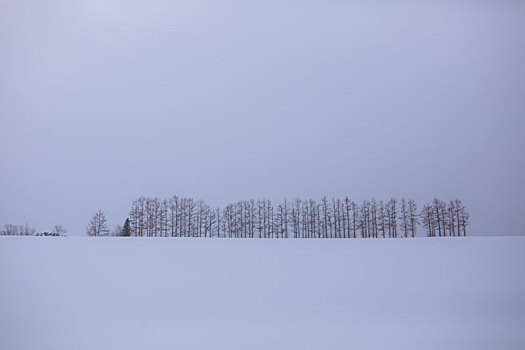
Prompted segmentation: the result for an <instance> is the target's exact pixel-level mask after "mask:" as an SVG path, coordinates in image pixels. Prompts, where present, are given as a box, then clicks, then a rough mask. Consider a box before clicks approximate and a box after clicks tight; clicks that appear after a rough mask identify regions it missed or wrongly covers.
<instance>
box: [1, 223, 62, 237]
mask: <svg viewBox="0 0 525 350" xmlns="http://www.w3.org/2000/svg"><path fill="white" fill-rule="evenodd" d="M66 232H67V230H66V229H65V228H64V227H63V226H62V225H55V226H54V227H53V230H52V231H51V232H47V231H46V232H36V229H35V228H33V227H31V226H29V224H25V225H12V224H5V225H4V229H3V230H0V235H2V236H35V235H36V236H64V235H65V234H66Z"/></svg>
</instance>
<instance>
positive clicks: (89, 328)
mask: <svg viewBox="0 0 525 350" xmlns="http://www.w3.org/2000/svg"><path fill="white" fill-rule="evenodd" d="M524 253H525V237H466V238H441V239H440V238H435V239H434V238H415V239H396V240H383V239H376V240H361V239H355V240H354V239H351V240H291V239H290V240H257V239H256V240H241V239H170V238H166V239H164V238H157V239H138V238H87V237H86V238H80V237H67V238H56V237H0V283H1V284H0V349H6V350H7V349H39V350H44V349H53V350H61V349H68V350H69V349H126V350H133V349H227V350H235V349H243V350H244V349H287V350H289V349H301V350H302V349H345V350H346V349H404V350H406V349H448V350H450V349H462V350H464V349H477V350H479V349H525V271H524V268H525V254H524Z"/></svg>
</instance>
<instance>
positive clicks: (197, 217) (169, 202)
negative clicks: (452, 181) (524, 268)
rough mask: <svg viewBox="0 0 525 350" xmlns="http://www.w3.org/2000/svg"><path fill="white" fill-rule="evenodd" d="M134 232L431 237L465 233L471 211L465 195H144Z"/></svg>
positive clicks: (136, 206) (133, 215)
mask: <svg viewBox="0 0 525 350" xmlns="http://www.w3.org/2000/svg"><path fill="white" fill-rule="evenodd" d="M129 219H130V227H131V235H132V236H139V237H228V238H357V237H361V238H378V237H382V238H387V237H388V238H397V237H415V236H416V233H417V228H418V226H420V225H422V226H423V228H424V229H425V231H426V235H427V236H429V237H435V236H461V235H462V236H464V235H466V227H467V226H468V225H469V215H468V213H467V211H466V208H465V206H464V205H463V204H462V203H461V201H460V200H455V201H450V202H449V203H448V204H447V203H445V202H442V201H440V200H438V199H435V200H434V201H433V202H432V203H431V204H427V205H425V206H423V209H422V210H421V211H420V212H419V211H418V208H417V205H416V203H415V201H414V200H412V199H409V200H406V199H405V198H403V199H401V200H400V201H398V200H397V199H395V198H391V199H390V200H388V201H386V202H384V201H376V200H375V199H372V200H366V201H363V202H362V203H360V204H359V205H358V204H357V203H356V202H354V201H352V200H350V199H349V198H348V197H345V198H344V199H336V198H332V199H330V200H329V199H327V198H326V197H324V198H322V199H321V201H320V202H316V201H314V200H312V199H308V200H301V199H296V200H295V201H293V202H289V201H287V200H284V202H283V203H280V204H278V205H277V206H274V205H273V204H272V202H271V201H269V200H257V201H255V200H253V199H252V200H249V201H238V202H236V203H232V204H229V205H227V206H226V207H225V208H224V209H222V210H221V209H220V208H211V207H210V206H209V205H208V204H206V203H205V202H203V201H202V200H198V201H196V200H194V199H192V198H179V197H177V196H173V197H172V198H170V199H165V200H160V199H158V198H149V197H140V198H138V199H137V200H135V201H133V203H132V208H131V211H130V218H129ZM94 235H97V234H94Z"/></svg>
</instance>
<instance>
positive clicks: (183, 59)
mask: <svg viewBox="0 0 525 350" xmlns="http://www.w3.org/2000/svg"><path fill="white" fill-rule="evenodd" d="M0 130H1V135H0V149H1V151H0V152H1V153H0V156H1V162H0V167H1V168H0V224H5V223H13V224H23V223H26V222H28V223H30V224H32V225H33V226H35V227H36V228H37V229H38V230H50V229H52V226H53V225H54V224H62V225H64V226H66V228H68V229H69V231H70V234H82V235H83V234H85V227H86V225H87V223H88V221H89V219H90V218H91V216H92V215H93V213H94V212H95V210H96V209H98V208H102V209H103V210H104V211H105V212H106V214H107V216H108V219H109V222H110V226H111V227H113V226H114V225H116V224H122V222H123V221H124V219H125V218H126V216H127V213H128V211H129V209H130V205H131V201H132V200H133V199H135V198H137V197H138V196H140V195H150V196H159V197H162V198H167V197H169V196H171V195H173V194H177V195H180V196H192V197H194V198H200V199H203V200H205V201H207V202H209V203H210V204H212V205H214V206H215V205H221V206H222V205H224V204H225V203H228V202H231V201H235V200H239V199H249V198H263V197H265V198H269V199H272V200H282V199H283V198H285V197H286V198H288V199H293V198H295V197H297V196H298V197H302V198H306V197H312V198H315V199H320V198H321V197H322V196H323V195H327V196H341V197H343V196H345V195H349V196H351V198H353V199H355V200H357V201H361V200H363V199H370V198H372V197H374V196H375V197H376V198H377V199H388V198H390V197H391V196H394V197H398V198H400V197H402V196H405V197H407V198H408V197H410V198H414V199H415V200H416V201H417V202H418V204H420V205H422V204H423V203H424V202H425V201H431V200H432V199H433V198H434V197H438V198H441V199H443V200H450V199H455V198H460V199H462V200H463V202H464V203H465V204H466V205H467V207H468V208H469V209H470V213H471V217H472V226H471V230H470V232H471V233H472V234H519V233H522V234H523V233H525V229H524V226H525V215H524V213H525V186H524V184H523V183H524V179H525V157H524V155H523V153H524V150H525V141H524V135H525V2H523V1H472V2H470V1H449V2H447V1H413V2H412V1H410V2H405V1H398V2H391V1H363V2H361V3H357V2H346V1H308V0H305V1H293V0H291V1H268V0H265V1H222V2H221V1H158V0H153V1H152V0H148V1H133V0H132V1H129V0H126V1H124V0H121V1H113V0H84V1H35V0H31V1H23V0H13V1H9V0H8V1H2V2H1V3H0Z"/></svg>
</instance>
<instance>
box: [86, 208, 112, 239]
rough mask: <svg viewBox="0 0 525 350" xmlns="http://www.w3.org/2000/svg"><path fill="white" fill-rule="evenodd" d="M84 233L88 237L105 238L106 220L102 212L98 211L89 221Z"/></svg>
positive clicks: (106, 232) (107, 230)
mask: <svg viewBox="0 0 525 350" xmlns="http://www.w3.org/2000/svg"><path fill="white" fill-rule="evenodd" d="M86 233H87V234H88V235H89V236H106V235H108V233H109V229H108V220H107V219H106V215H105V214H104V212H103V211H102V210H101V209H99V210H97V212H96V213H95V215H94V216H93V218H92V219H91V221H89V224H88V226H87V229H86Z"/></svg>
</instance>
